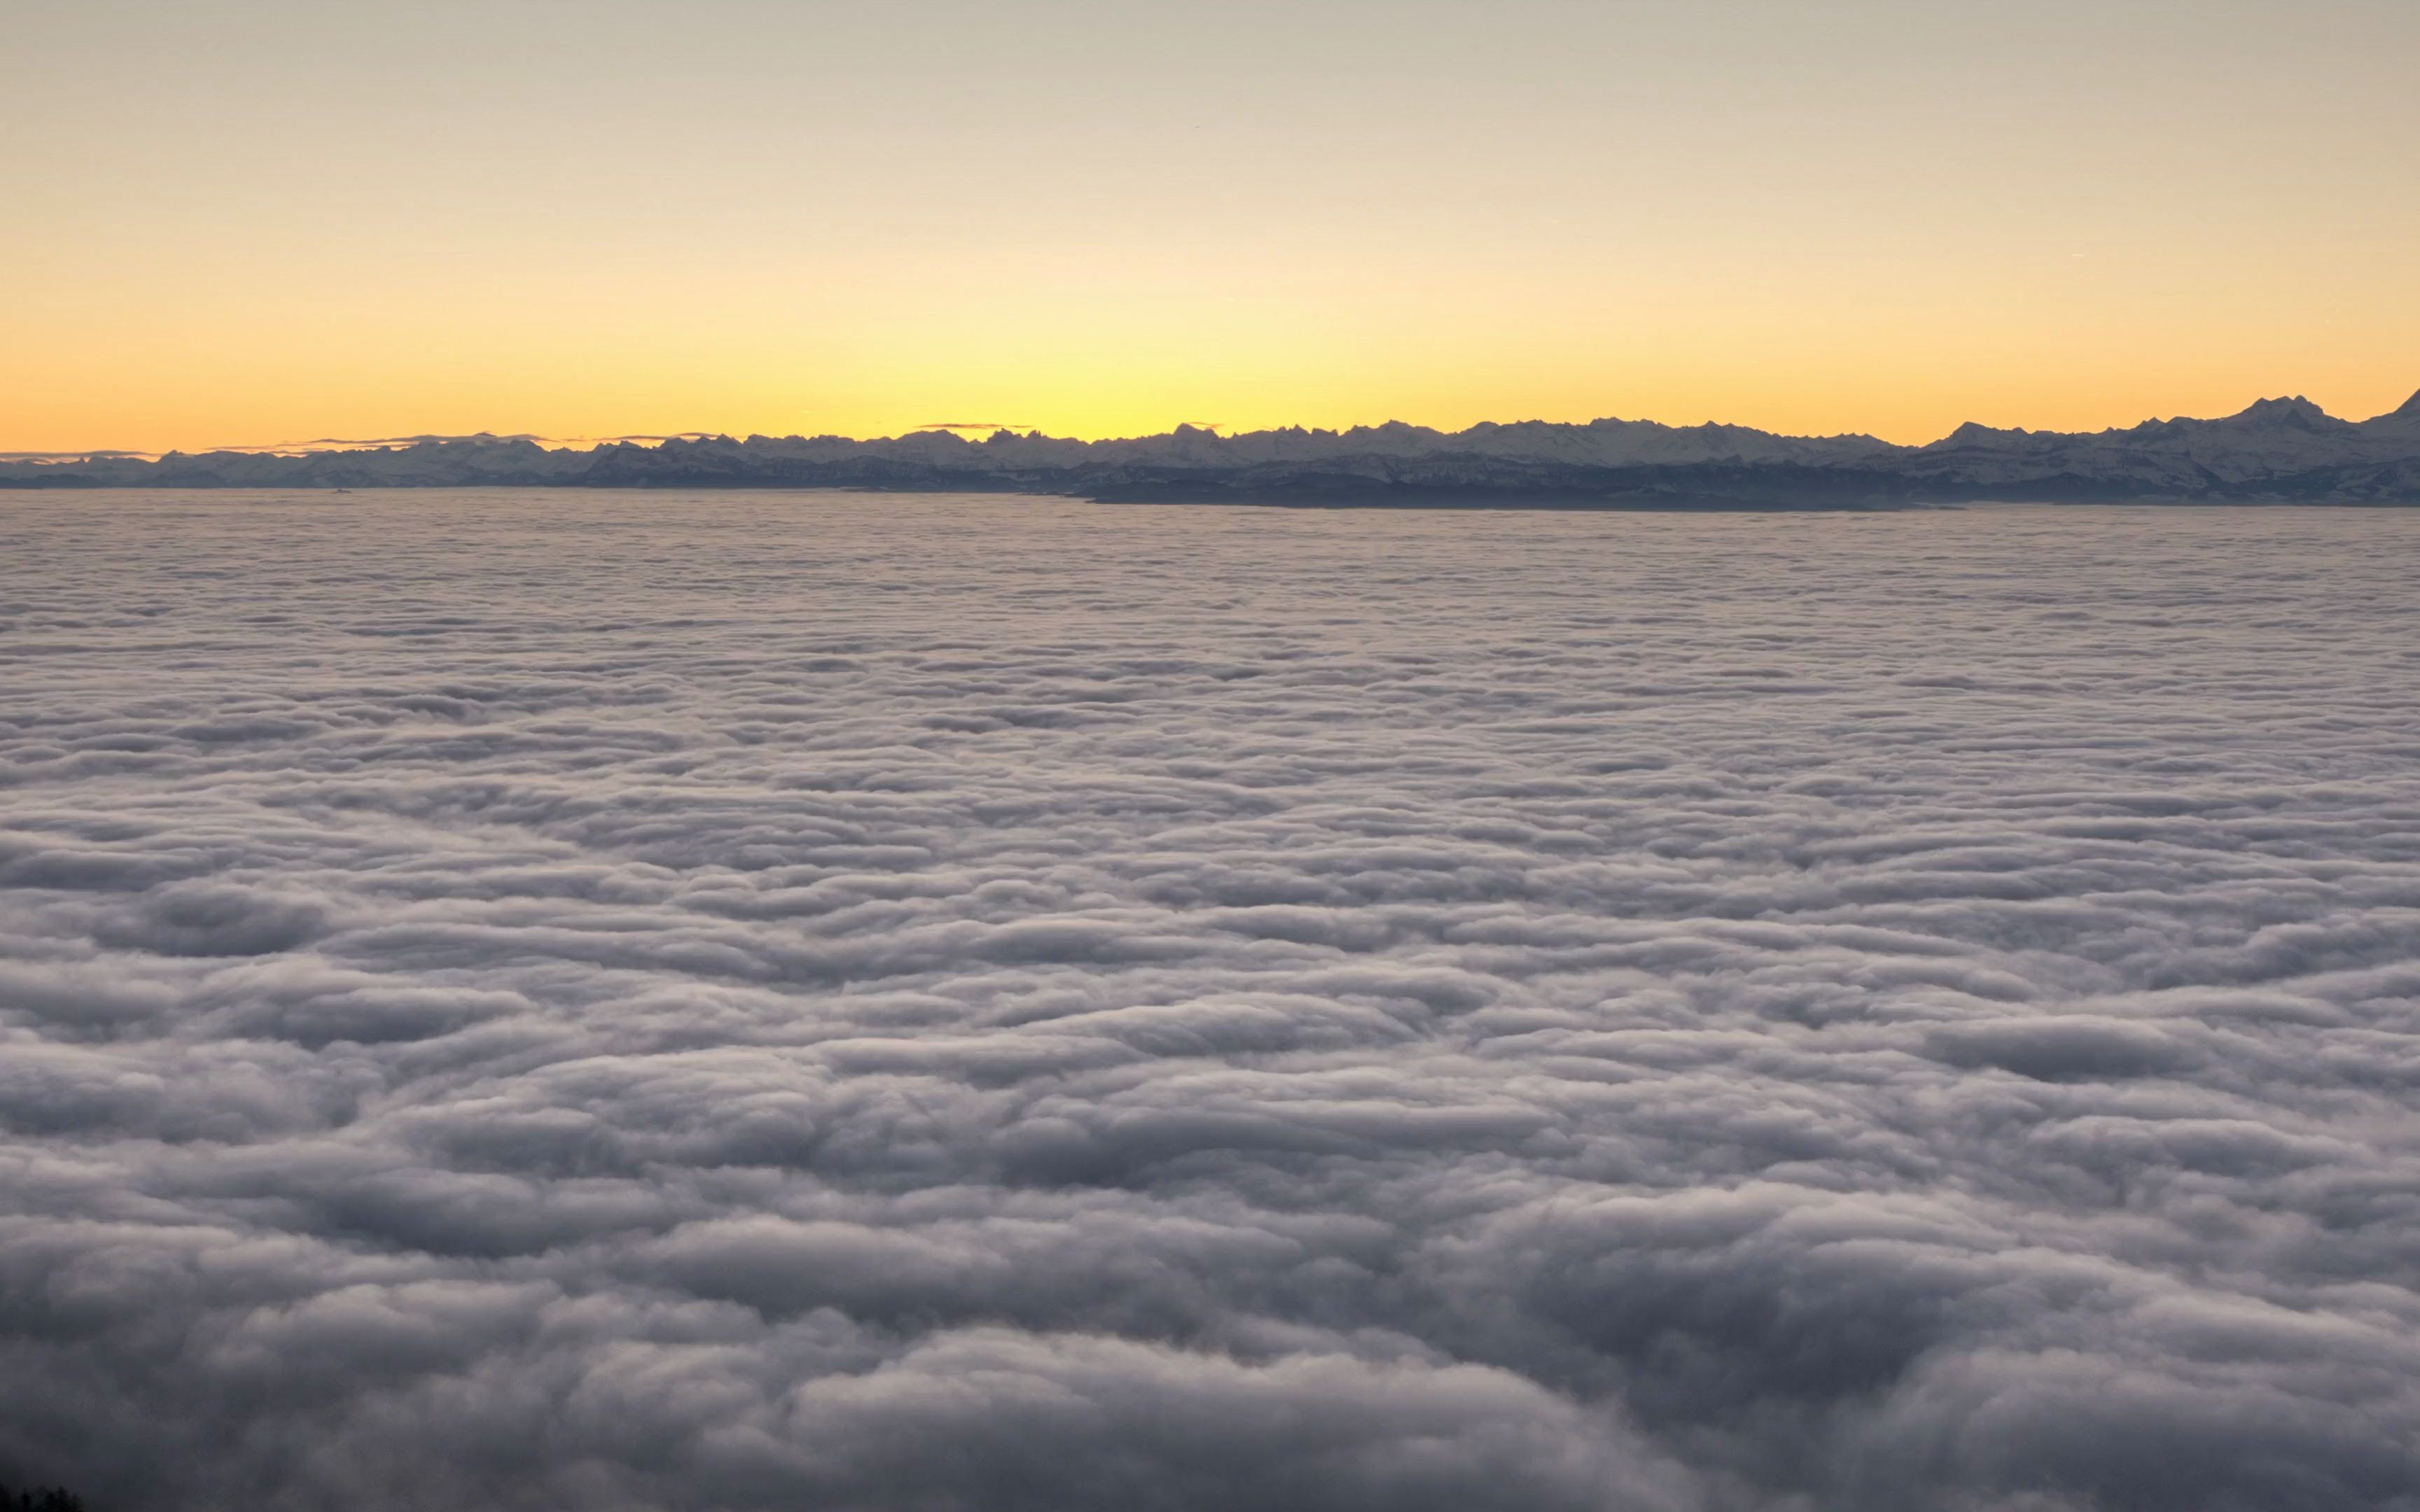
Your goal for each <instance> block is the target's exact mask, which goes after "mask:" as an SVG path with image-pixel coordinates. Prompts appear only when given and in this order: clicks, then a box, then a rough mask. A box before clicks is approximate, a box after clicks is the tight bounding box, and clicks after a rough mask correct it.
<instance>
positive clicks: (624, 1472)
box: [0, 494, 2420, 1512]
mask: <svg viewBox="0 0 2420 1512" xmlns="http://www.w3.org/2000/svg"><path fill="white" fill-rule="evenodd" d="M2415 562H2420V515H2410V514H2392V513H2362V512H2352V511H2346V512H2337V511H2293V512H2258V511H2233V512H2229V511H2205V510H2161V509H2138V510H2100V511H2068V512H2060V511H2051V510H1999V509H1985V510H1971V511H1965V512H1959V513H1943V514H1935V513H1926V514H1905V515H1893V516H1882V517H1791V516H1761V517H1759V516H1715V517H1705V516H1637V515H1631V516H1561V515H1537V514H1529V515H1521V514H1451V513H1446V514H1426V515H1384V516H1379V515H1370V514H1355V513H1293V512H1257V511H1219V510H1179V509H1168V510H1156V509H1141V508H1126V509H1121V508H1117V507H1110V506H1095V505H1084V504H1076V503H1068V502H1063V501H1019V500H1014V499H999V498H988V499H985V498H978V499H935V498H918V499H895V498H856V497H845V496H798V497H771V496H755V495H751V496H700V497H682V498H675V497H663V496H656V495H644V494H640V495H632V494H622V495H608V496H597V495H577V494H572V495H564V494H556V495H549V496H545V497H539V498H531V497H526V496H518V497H517V496H511V495H444V494H406V495H365V496H362V497H359V498H358V499H353V500H335V501H331V500H328V499H326V498H324V497H306V498H279V497H275V496H256V497H231V496H196V495H149V496H145V495H120V496H95V495H83V496H77V497H72V498H64V499H60V498H32V499H26V500H23V501H12V502H11V503H10V504H9V505H8V509H7V511H6V512H5V514H0V563H5V566H0V574H5V576H4V577H0V596H4V597H5V602H4V603H0V616H5V637H0V654H4V655H5V663H0V665H5V677H0V688H5V702H0V763H5V765H0V773H5V777H0V781H4V782H5V786H0V887H5V888H6V889H7V890H6V893H5V900H6V902H5V913H0V1475H5V1476H8V1477H9V1478H17V1477H20V1476H23V1477H37V1476H39V1477H41V1478H46V1479H54V1480H63V1481H67V1482H70V1483H71V1484H75V1485H77V1486H79V1487H81V1488H82V1489H85V1491H86V1492H87V1494H89V1495H91V1496H93V1497H94V1498H95V1500H96V1501H97V1502H100V1503H102V1504H106V1505H109V1506H113V1507H117V1508H121V1509H126V1512H149V1509H166V1508H187V1507H214V1506H235V1505H243V1506H247V1507H250V1506H261V1507H269V1508H279V1509H304V1508H322V1507H326V1508H336V1507H344V1508H363V1507H380V1508H421V1507H426V1508H438V1507H444V1508H455V1507H461V1506H493V1507H500V1508H544V1507H582V1508H585V1507H660V1508H774V1507H782V1508H799V1507H815V1508H826V1507H829V1508H865V1509H877V1508H878V1509H893V1508H914V1509H933V1512H941V1509H958V1508H965V1509H970V1512H971V1509H976V1508H981V1509H985V1512H995V1509H996V1512H1022V1509H1034V1512H1042V1509H1052V1512H1058V1509H1066V1512H1083V1509H1088V1508H1105V1509H1106V1508H1119V1509H1168V1512H1179V1509H1184V1512H1190V1509H1196V1508H1200V1509H1214V1508H1215V1509H1226V1508H1233V1507H1247V1506H1265V1507H1288V1508H1302V1509H1308V1512H1327V1509H1377V1508H1388V1509H1397V1508H1401V1509H1411V1512H1418V1509H1420V1508H1429V1507H1434V1508H1438V1509H1446V1508H1455V1509H1462V1508H1470V1507H1477V1506H1486V1507H1491V1508H1505V1509H1511V1512H1526V1509H1533V1508H1535V1509H1549V1508H1553V1509H1560V1508H1570V1509H1575V1512H1576V1509H1606V1508H1611V1509H1637V1512H1726V1509H1765V1508H1771V1509H1776V1512H1830V1509H1840V1512H1849V1509H1857V1512H1868V1509H1870V1512H1917V1509H1925V1512H1931V1509H1969V1512H1980V1509H1985V1508H2008V1509H2024V1512H2057V1509H2084V1508H2105V1509H2119V1508H2126V1509H2133V1508H2141V1509H2146V1512H2169V1509H2174V1512H2187V1509H2191V1512H2211V1509H2226V1508H2245V1509H2250V1508H2288V1507H2291V1508H2336V1507H2406V1508H2409V1507H2412V1506H2415V1505H2420V1299H2415V1291H2414V1287H2415V1285H2420V1119H2415V1117H2414V1115H2413V1113H2412V1100H2413V1097H2414V1095H2415V1093H2420V590H2415V589H2414V587H2413V583H2414V581H2415V577H2416V576H2420V575H2415V574H2414V572H2413V570H2412V568H2413V563H2415Z"/></svg>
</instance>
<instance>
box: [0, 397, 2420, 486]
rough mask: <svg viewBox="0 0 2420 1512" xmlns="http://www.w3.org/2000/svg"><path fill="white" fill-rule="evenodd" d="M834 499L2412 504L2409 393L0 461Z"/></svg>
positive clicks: (420, 443) (164, 482)
mask: <svg viewBox="0 0 2420 1512" xmlns="http://www.w3.org/2000/svg"><path fill="white" fill-rule="evenodd" d="M111 486H149V487H245V486H255V487H277V486H285V487H378V486H386V487H458V486H579V487H689V488H696V487H849V488H881V489H900V490H925V491H956V490H967V489H985V490H1016V491H1027V492H1036V493H1056V494H1067V495H1074V496H1078V497H1083V498H1092V499H1101V500H1130V501H1233V502H1274V503H1336V504H1390V503H1391V504H1422V503H1474V504H1487V503H1547V504H1557V505H1562V506H1566V507H1575V508H1590V507H1600V508H1602V507H1613V508H1618V507H1624V506H1633V507H1636V506H1652V505H1659V504H1669V505H1692V504H1696V505H1716V506H1719V505H1725V504H1732V505H1738V504H1749V505H1768V506H1779V505H1799V506H1812V507H1826V506H1828V507H1855V506H1860V505H1873V504H1891V503H1921V502H1932V501H1939V502H1950V501H1964V500H1981V499H2002V500H2040V501H2118V500H2180V501H2196V500H2198V501H2266V502H2307V503H2420V393H2415V394H2413V395H2412V398H2411V399H2410V400H2408V401H2406V402H2405V403H2404V404H2403V405H2402V406H2401V407H2400V408H2399V409H2395V410H2393V411H2391V412H2389V413H2387V414H2383V415H2379V416H2376V417H2374V418H2372V419H2369V420H2366V421H2361V422H2357V423H2356V422H2352V421H2346V420H2339V419H2336V418H2335V417H2334V416H2332V415H2329V414H2328V413H2326V412H2325V411H2324V410H2322V409H2319V406H2317V405H2315V404H2313V403H2311V402H2310V401H2309V400H2308V399H2305V398H2303V397H2301V396H2299V395H2297V396H2294V397H2291V398H2277V399H2262V400H2260V401H2259V402H2257V403H2256V404H2254V405H2252V406H2250V407H2249V408H2247V409H2243V410H2242V411H2240V412H2239V413H2236V414H2233V415H2228V416H2226V417H2225V418H2223V419H2217V420H2190V419H2178V420H2149V421H2145V422H2144V423H2143V424H2139V425H2133V426H2130V427H2127V428H2124V429H2112V430H2104V431H2098V432H2091V433H2073V434H2070V433H2062V432H2055V431H2027V430H2000V429H1994V428H1993V427H1991V426H1988V425H1979V424H1964V425H1961V426H1959V427H1958V429H1956V430H1955V431H1952V432H1951V433H1950V434H1949V435H1947V436H1945V437H1943V438H1942V439H1941V440H1937V441H1933V442H1931V443H1930V444H1927V445H1922V446H1899V445H1894V444H1892V443H1890V442H1888V441H1883V440H1876V439H1874V438H1873V437H1870V436H1823V437H1804V436H1776V435H1773V434H1771V433H1769V432H1766V431H1761V430H1754V429H1750V428H1748V427H1745V426H1741V425H1720V424H1705V425H1664V424H1657V423H1655V422H1653V421H1644V420H1595V421H1590V422H1588V423H1587V424H1554V423H1549V422H1544V421H1519V422H1514V423H1511V424H1495V423H1488V424H1478V425H1473V426H1471V427H1470V428H1469V429H1467V430H1462V431H1450V432H1449V431H1439V430H1433V429H1430V428H1429V427H1427V426H1423V425H1408V424H1403V423H1401V422H1396V421H1389V422H1388V423H1387V424H1381V425H1357V426H1354V427H1352V428H1351V429H1348V430H1306V429H1303V428H1301V427H1299V426H1288V427H1285V428H1282V429H1277V430H1261V431H1248V432H1244V433H1242V434H1239V435H1234V436H1223V435H1220V434H1219V433H1218V432H1217V431H1216V430H1212V429H1208V428H1205V427H1202V426H1197V425H1179V426H1177V427H1176V428H1175V429H1174V430H1172V431H1170V432H1167V433H1166V434H1163V435H1157V436H1142V437H1134V438H1128V439H1124V440H1099V441H1083V440H1069V439H1066V438H1063V437H1053V436H1045V435H1043V434H1041V433H1040V432H1039V431H1032V432H1023V433H1020V432H1017V431H1014V430H1007V429H1001V430H996V431H994V432H992V433H991V434H990V435H989V436H988V437H986V438H985V439H983V440H967V439H965V438H964V437H961V436H959V435H957V434H956V433H955V432H954V431H952V430H944V429H933V430H923V431H914V432H910V433H908V434H907V435H904V436H896V437H890V438H886V439H881V440H854V439H851V438H848V437H843V436H814V437H803V436H786V437H771V436H750V437H747V438H746V439H744V440H735V439H733V438H731V437H728V436H682V437H673V438H669V439H664V440H644V441H643V440H620V441H613V442H608V443H606V444H603V445H599V446H597V447H594V448H593V449H587V450H582V449H577V448H572V447H548V446H544V445H541V444H540V443H539V442H538V441H536V440H534V439H532V438H529V437H525V436H516V437H495V436H488V435H480V436H469V437H455V438H420V439H414V440H411V441H410V442H408V443H406V444H400V445H393V446H372V447H364V448H355V449H349V450H338V451H304V452H299V453H294V452H245V451H221V452H206V453H199V454H191V455H189V454H185V453H178V452H171V453H168V454H167V455H163V456H160V457H157V458H147V457H141V456H134V455H126V454H122V453H115V454H109V453H94V454H91V455H85V456H81V457H57V456H42V457H23V458H18V459H13V460H10V459H0V487H111Z"/></svg>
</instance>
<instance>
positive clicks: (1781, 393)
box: [0, 0, 2420, 452]
mask: <svg viewBox="0 0 2420 1512" xmlns="http://www.w3.org/2000/svg"><path fill="white" fill-rule="evenodd" d="M570 14H571V12H568V11H566V10H564V9H563V8H558V7H552V6H547V5H517V6H511V7H504V8H497V7H492V6H473V5H469V4H462V3H446V0H441V3H437V4H431V5H425V6H414V7H411V8H387V7H325V6H318V5H306V4H302V3H301V0H240V3H234V4H228V5H222V6H210V7H188V6H173V7H172V6H165V5H160V4H156V3H154V4H146V3H137V0H94V3H77V4H72V5H70V4H65V3H60V0H26V3H22V4H19V5H15V6H11V7H9V8H7V9H6V10H5V11H0V51H5V53H6V55H8V57H9V58H10V59H11V61H12V65H13V72H12V85H11V88H10V89H9V90H8V92H7V93H6V95H5V96H0V137H5V138H6V139H7V140H8V141H10V142H11V143H12V144H17V145H18V146H19V147H20V150H17V151H15V152H12V153H10V154H9V155H8V157H7V158H6V159H5V161H0V200H5V202H6V203H8V205H9V206H10V207H11V208H12V218H13V220H14V221H15V222H16V224H20V225H22V226H25V227H29V228H35V229H36V230H38V232H39V234H37V235H32V236H24V237H17V238H12V239H9V241H8V244H7V245H6V246H0V282H5V284H6V285H7V286H8V287H9V288H10V289H11V290H12V292H13V293H14V295H15V297H14V298H12V299H11V300H10V301H8V308H7V310H6V311H5V312H0V446H5V447H8V448H10V449H14V450H20V451H32V452H60V451H72V450H76V449H80V448H89V447H98V446H114V447H131V448H138V449H153V450H156V449H165V448H169V447H177V448H180V449H184V450H188V451H191V450H194V449H196V448H199V447H204V446H209V445H217V444H223V443H225V440H226V438H228V437H245V436H255V437H257V436H275V435H318V436H409V435H419V434H432V435H464V434H471V433H474V432H477V431H480V430H483V429H487V430H493V429H500V428H505V427H510V428H514V429H520V430H527V431H529V432H530V433H532V434H535V435H551V436H581V437H586V436H613V435H628V434H646V433H654V432H657V431H659V430H660V429H661V428H662V426H663V425H664V424H665V422H666V420H667V419H673V418H677V419H680V420H682V421H690V420H694V421H697V422H699V423H702V424H705V425H706V426H708V427H710V428H712V429H715V430H720V431H727V432H730V433H732V434H748V433H751V432H761V433H764V434H768V435H789V434H809V435H814V434H843V435H856V436H867V435H895V434H897V433H899V432H901V431H903V430H907V429H909V428H912V427H914V426H915V425H917V424H920V423H923V421H924V420H925V418H926V417H928V416H930V415H933V414H937V413H939V414H950V413H957V414H966V413H1009V414H1016V415H1019V416H1021V417H1023V418H1024V420H1025V421H1026V422H1028V423H1029V424H1030V425H1031V426H1032V427H1038V428H1040V429H1043V430H1045V431H1047V432H1049V433H1051V434H1053V435H1068V436H1076V437H1082V438H1099V437H1105V436H1118V435H1128V436H1130V435H1145V434H1151V433H1154V432H1157V431H1162V430H1165V429H1168V428H1169V427H1170V426H1171V425H1172V424H1175V423H1176V422H1177V421H1178V420H1179V419H1180V418H1181V417H1183V416H1186V415H1190V414H1204V413H1206V414H1217V415H1220V416H1222V417H1224V419H1225V421H1226V422H1227V425H1226V427H1223V428H1233V429H1245V430H1249V429H1256V428H1264V427H1267V426H1273V425H1285V424H1303V425H1311V426H1322V427H1328V428H1335V427H1341V426H1347V425H1351V424H1375V423H1378V422H1381V421H1386V420H1402V421H1405V422H1408V423H1413V424H1430V425H1435V426H1437V427H1440V428H1446V429H1456V428H1460V427H1462V426H1466V425H1468V424H1473V423H1476V422H1479V421H1483V420H1495V421H1512V420H1520V419H1528V418H1539V419H1547V420H1559V421H1579V420H1587V419H1590V418H1592V417H1595V416H1601V415H1622V416H1627V417H1634V418H1646V419H1652V420H1658V421H1663V422H1667V423H1671V424H1694V423H1699V422H1705V421H1718V422H1727V423H1735V424H1747V425H1754V426H1757V427H1759V428H1762V429H1767V430H1774V431H1778V432H1784V433H1789V434H1836V433H1842V432H1870V433H1873V434H1876V435H1880V436H1882V437H1884V438H1885V439H1889V440H1900V441H1911V440H1931V439H1932V438H1933V437H1936V436H1940V435H1943V434H1946V433H1947V432H1948V431H1949V430H1951V429H1952V428H1953V427H1954V426H1956V425H1957V424H1959V423H1961V422H1962V421H1967V420H1976V421H1981V422H1984V423H1988V424H1999V425H2024V426H2027V427H2030V428H2053V429H2063V430H2075V429H2098V428H2102V427H2104V426H2109V425H2119V424H2133V423H2134V422H2136V421H2139V420H2142V419H2145V418H2147V417H2149V416H2153V415H2161V414H2177V413H2183V414H2220V413H2226V412H2229V411H2231V410H2233V409H2240V408H2242V405H2244V404H2245V403H2248V402H2249V401H2250V400H2252V399H2254V398H2257V397H2260V396H2263V395H2269V394H2276V393H2308V394H2310V395H2311V396H2312V397H2313V398H2315V399H2317V400H2318V401H2319V402H2320V403H2322V404H2323V405H2325V406H2326V407H2327V408H2328V409H2331V410H2332V411H2334V412H2336V413H2340V414H2347V415H2354V416H2359V415H2365V414H2370V413H2376V412H2378V411H2380V410H2381V409H2386V408H2389V407H2391V406H2392V405H2393V404H2395V403H2396V402H2397V400H2399V399H2400V398H2401V396H2402V395H2403V394H2404V393H2408V392H2409V390H2410V387H2411V383H2412V374H2411V371H2410V360H2411V354H2412V352H2413V351H2415V350H2420V291H2415V290H2414V288H2413V285H2412V281H2411V279H2410V278H2409V276H2408V272H2409V263H2410V251H2411V249H2412V247H2413V246H2414V245H2420V205H2415V203H2414V196H2413V194H2412V192H2411V186H2412V184H2413V183H2415V182H2420V103H2415V99H2414V96H2415V91H2412V89H2411V88H2410V87H2409V81H2410V75H2411V71H2412V67H2413V66H2414V61H2415V59H2420V11H2415V9H2414V8H2412V6H2410V5H2408V4H2405V3H2402V0H2319V3H2316V4H2311V5H2304V6H2292V7H2288V6H2285V5H2281V4H2273V3H2265V0H2263V3H2251V0H2236V3H2228V4H2222V5H2208V4H2183V3H2181V0H2175V3H2171V0H2135V3H2130V4H2123V5H2104V4H2086V3H2085V0H2050V3H2046V4H2033V5H2024V6H2019V5H2014V4H2005V5H2003V4H1985V5H1969V6H1955V7H1943V6H1938V5H1932V4H1918V3H1916V0H1841V3H1839V4H1833V5H1823V6H1788V5H1768V4H1757V3H1750V0H1714V3H1694V0H1693V3H1689V4H1681V3H1678V0H1670V3H1665V0H1648V3H1636V4H1623V5H1579V4H1564V3H1550V0H1529V3H1523V4H1512V5H1509V6H1508V5H1489V6H1480V5H1477V4H1461V3H1445V0H1421V3H1413V4H1388V5H1378V4H1374V3H1361V0H1326V3H1322V4H1315V5H1309V6H1300V5H1295V6H1285V7H1279V6H1275V5H1260V4H1241V5H1230V6H1222V7H1215V8H1204V7H1199V6H1181V7H1180V6H1160V5H1140V6H1135V5H1116V6H1112V5H1107V4H1088V3H1074V0H1064V3H1033V4H1025V5H1017V6H988V5H985V6H977V5H974V4H971V3H924V4H910V5H902V6H894V7H884V8H867V7H862V6H843V5H837V4H817V3H801V4H785V5H770V4H762V3H753V0H707V3H704V4H690V5H682V6H677V7H675V6H672V5H670V4H668V3H643V0H611V3H603V4H597V5H589V6H582V7H581V8H579V9H578V11H577V15H578V18H579V24H577V25H570V24H566V18H567V17H568V16H569V15H570ZM978 144H980V146H978ZM305 186H307V187H305Z"/></svg>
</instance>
